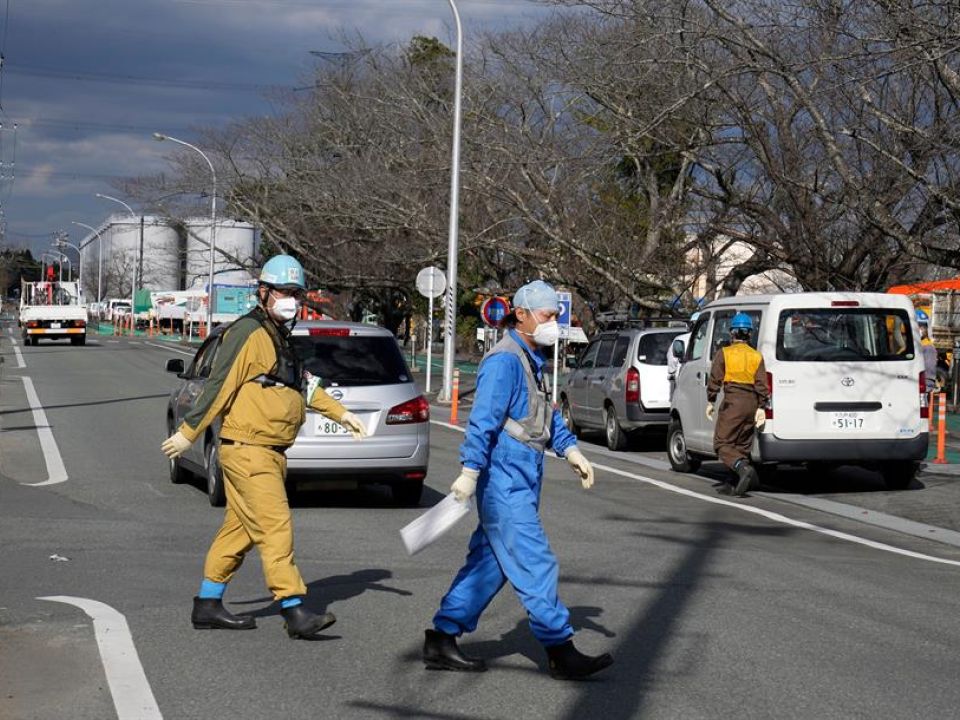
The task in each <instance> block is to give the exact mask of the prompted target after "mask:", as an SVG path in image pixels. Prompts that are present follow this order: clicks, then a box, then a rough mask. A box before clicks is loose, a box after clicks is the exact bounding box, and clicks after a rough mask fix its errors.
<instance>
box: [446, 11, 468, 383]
mask: <svg viewBox="0 0 960 720" xmlns="http://www.w3.org/2000/svg"><path fill="white" fill-rule="evenodd" d="M447 2H449V3H450V9H451V10H453V19H454V21H456V25H457V60H456V67H457V76H456V87H455V90H454V100H453V156H452V160H451V163H450V233H449V238H448V242H447V302H446V307H445V311H444V318H443V322H444V344H443V392H442V399H443V400H450V398H451V396H452V395H453V364H454V359H455V354H456V337H457V335H456V330H457V255H458V252H459V249H458V237H457V230H458V228H457V226H458V220H459V215H460V124H461V122H460V96H461V93H462V88H463V25H462V24H461V23H460V12H459V11H458V10H457V4H456V3H455V2H454V0H447Z"/></svg>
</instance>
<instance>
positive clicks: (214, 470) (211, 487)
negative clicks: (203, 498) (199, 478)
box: [207, 440, 227, 507]
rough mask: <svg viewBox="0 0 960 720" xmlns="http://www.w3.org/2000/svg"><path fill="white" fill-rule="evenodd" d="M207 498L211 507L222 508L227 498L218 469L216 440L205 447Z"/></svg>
mask: <svg viewBox="0 0 960 720" xmlns="http://www.w3.org/2000/svg"><path fill="white" fill-rule="evenodd" d="M207 498H208V499H209V500H210V504H211V505H213V507H223V506H224V505H226V504H227V496H226V493H225V492H224V489H223V470H222V469H221V467H220V453H219V451H218V450H217V442H216V440H211V442H210V444H209V445H207Z"/></svg>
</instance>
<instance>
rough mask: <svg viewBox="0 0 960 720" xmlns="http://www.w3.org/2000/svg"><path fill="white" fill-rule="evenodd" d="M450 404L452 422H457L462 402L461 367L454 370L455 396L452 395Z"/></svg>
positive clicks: (453, 423) (454, 423)
mask: <svg viewBox="0 0 960 720" xmlns="http://www.w3.org/2000/svg"><path fill="white" fill-rule="evenodd" d="M451 401H452V402H451V405H450V424H451V425H456V424H457V409H458V407H457V406H458V405H459V404H460V369H459V368H454V370H453V396H452V397H451Z"/></svg>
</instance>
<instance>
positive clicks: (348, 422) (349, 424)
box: [340, 412, 367, 440]
mask: <svg viewBox="0 0 960 720" xmlns="http://www.w3.org/2000/svg"><path fill="white" fill-rule="evenodd" d="M340 424H341V425H343V426H344V427H345V428H346V429H347V430H349V431H350V433H351V434H352V435H353V439H354V440H362V439H363V438H365V437H367V429H366V428H365V427H364V426H363V423H362V422H360V418H358V417H357V416H356V415H354V414H353V413H352V412H348V413H344V415H343V417H342V418H340Z"/></svg>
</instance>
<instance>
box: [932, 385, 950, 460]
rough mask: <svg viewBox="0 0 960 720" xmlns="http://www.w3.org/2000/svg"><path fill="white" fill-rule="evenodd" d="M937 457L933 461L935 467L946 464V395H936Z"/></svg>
mask: <svg viewBox="0 0 960 720" xmlns="http://www.w3.org/2000/svg"><path fill="white" fill-rule="evenodd" d="M937 415H938V416H939V418H938V423H937V457H936V459H935V460H934V461H933V462H934V463H936V464H937V465H944V464H946V462H947V394H946V393H937Z"/></svg>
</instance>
